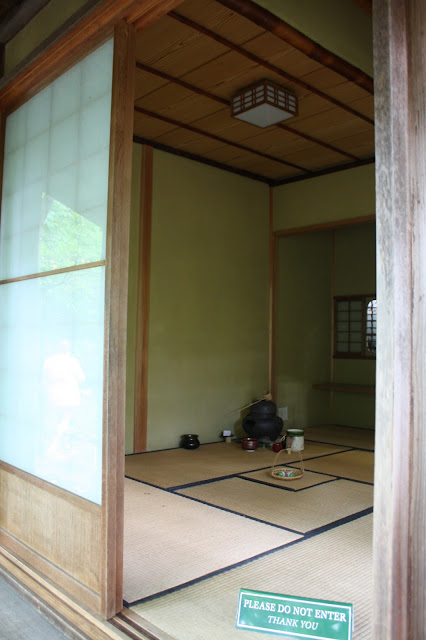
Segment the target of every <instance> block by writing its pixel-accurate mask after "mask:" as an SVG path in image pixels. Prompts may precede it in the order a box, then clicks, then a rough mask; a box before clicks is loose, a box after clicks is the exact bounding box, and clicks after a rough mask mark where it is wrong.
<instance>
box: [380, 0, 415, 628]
mask: <svg viewBox="0 0 426 640" xmlns="http://www.w3.org/2000/svg"><path fill="white" fill-rule="evenodd" d="M425 24H426V4H425V2H424V0H410V2H401V1H400V0H376V1H375V5H374V39H375V47H374V49H375V87H376V97H375V103H376V190H377V257H378V270H377V301H378V340H377V387H376V388H377V403H376V469H375V498H374V599H373V606H374V629H373V631H372V633H371V637H372V638H375V639H376V640H382V639H383V640H384V639H386V640H414V638H424V633H425V629H426V603H425V597H424V588H425V587H424V585H425V579H426V546H425V543H424V535H425V528H426V442H425V422H426V396H425V393H424V389H425V383H426V370H425V369H426V364H425V363H426V359H425V347H426V344H425V338H426V70H425V64H424V61H425V58H426V51H425V35H424V25H425Z"/></svg>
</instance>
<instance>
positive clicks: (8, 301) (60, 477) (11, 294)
mask: <svg viewBox="0 0 426 640" xmlns="http://www.w3.org/2000/svg"><path fill="white" fill-rule="evenodd" d="M104 288H105V273H104V267H97V268H92V269H84V270H82V271H72V272H69V273H64V274H56V275H51V276H46V277H44V278H36V279H31V280H24V281H21V282H14V283H10V284H6V285H3V286H1V287H0V309H1V310H2V312H1V318H0V354H1V357H0V458H1V459H2V460H4V461H5V462H8V463H10V464H12V465H14V466H17V467H19V468H20V469H23V470H24V471H27V472H29V473H32V474H34V475H37V476H38V477H40V478H42V479H44V480H47V481H49V482H52V483H54V484H56V485H58V486H60V487H62V488H64V489H68V490H69V491H72V492H73V493H76V494H78V495H81V496H83V497H85V498H87V499H89V500H92V501H93V502H97V503H100V502H101V487H102V461H101V452H102V389H103V338H104Z"/></svg>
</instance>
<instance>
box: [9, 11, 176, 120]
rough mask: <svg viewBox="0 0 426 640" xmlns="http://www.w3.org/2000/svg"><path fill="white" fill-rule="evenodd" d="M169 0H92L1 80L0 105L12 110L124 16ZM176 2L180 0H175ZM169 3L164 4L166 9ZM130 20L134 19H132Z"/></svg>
mask: <svg viewBox="0 0 426 640" xmlns="http://www.w3.org/2000/svg"><path fill="white" fill-rule="evenodd" d="M166 2H167V0H157V2H156V1H155V0H144V1H143V2H141V0H89V1H88V2H87V3H86V4H85V5H84V6H83V7H82V8H81V9H80V10H79V11H77V12H76V13H75V14H74V15H73V16H71V18H70V19H69V20H67V21H66V22H65V23H64V24H63V25H62V26H61V27H60V28H59V29H57V30H56V31H55V32H54V33H53V34H52V35H51V36H49V37H48V38H47V39H46V40H45V41H44V42H43V43H41V44H40V45H39V46H38V47H37V48H36V49H35V50H34V51H33V53H32V54H31V55H30V56H28V57H27V58H26V59H25V60H23V61H22V63H21V64H20V65H18V66H17V67H16V68H15V69H14V70H13V71H12V72H11V73H10V74H7V76H5V77H4V78H2V80H1V82H0V108H2V109H4V110H6V111H7V112H8V111H10V110H11V109H12V108H15V107H16V106H17V105H19V104H20V102H22V101H23V99H24V97H25V100H27V99H28V98H29V97H31V96H32V95H34V94H35V93H37V91H39V90H40V89H41V88H43V87H44V86H46V85H47V84H48V83H49V82H51V81H52V80H53V79H54V78H56V77H58V76H59V75H60V74H61V73H63V72H64V71H65V70H66V69H68V68H69V67H70V66H71V65H73V64H75V63H76V62H78V60H79V59H81V58H82V57H84V56H85V55H87V53H88V51H89V50H90V49H91V48H92V49H93V48H95V47H96V46H98V45H99V44H101V43H102V42H104V41H105V40H106V38H108V37H109V35H110V34H111V33H112V30H113V28H114V25H115V24H116V23H117V22H119V21H120V20H121V19H123V18H128V17H129V16H132V15H133V14H135V19H136V17H139V19H140V20H141V21H143V17H141V14H142V13H149V12H150V11H151V13H152V11H153V6H154V7H155V5H157V4H158V8H156V12H157V13H158V14H159V15H162V13H163V12H162V11H161V7H162V5H163V4H165V3H166ZM176 4H177V2H176ZM169 6H170V3H168V5H167V6H166V7H165V9H167V8H168V7H169ZM129 21H130V22H131V19H130V18H129Z"/></svg>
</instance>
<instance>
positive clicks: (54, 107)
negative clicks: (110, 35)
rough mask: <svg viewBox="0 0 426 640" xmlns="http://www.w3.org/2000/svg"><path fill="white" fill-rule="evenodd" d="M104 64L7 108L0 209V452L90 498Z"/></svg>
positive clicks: (107, 99) (96, 397)
mask: <svg viewBox="0 0 426 640" xmlns="http://www.w3.org/2000/svg"><path fill="white" fill-rule="evenodd" d="M112 63H113V41H112V40H111V41H109V42H107V43H106V44H104V45H102V46H101V47H99V49H97V50H96V51H94V52H93V53H92V54H90V55H89V56H88V57H87V58H85V59H84V60H82V61H81V62H79V63H78V64H77V65H75V66H74V67H73V68H72V69H70V70H69V71H67V72H66V73H65V74H63V75H62V76H61V77H60V78H58V79H57V80H55V81H54V82H53V83H52V84H51V85H49V86H48V87H46V88H45V89H43V91H41V92H40V93H39V94H37V95H36V96H34V97H33V98H32V99H31V100H29V101H28V102H27V103H25V104H24V105H22V106H21V107H20V108H19V109H17V110H16V111H15V112H14V113H12V114H11V115H10V116H9V117H8V118H7V120H6V136H5V157H4V173H3V191H2V203H1V204H2V210H1V218H0V222H1V224H0V281H1V280H3V281H7V280H11V279H14V278H17V279H18V280H17V281H14V282H3V284H0V459H1V460H4V461H5V462H7V463H9V464H11V465H13V466H15V467H18V468H20V469H23V470H24V471H27V472H28V473H31V474H34V475H36V476H38V477H40V478H42V479H43V480H47V481H48V482H51V483H53V484H55V485H57V486H59V487H62V488H63V489H66V490H68V491H71V492H73V493H75V494H77V495H80V496H82V497H84V498H86V499H88V500H91V501H93V502H96V503H98V504H100V503H101V501H102V424H103V415H102V410H103V361H104V306H105V305H104V292H105V268H104V266H102V265H100V266H99V265H96V264H95V265H93V264H91V263H98V262H99V261H102V260H104V259H105V245H106V240H105V236H106V228H107V199H108V173H109V144H110V121H111V89H112ZM90 264H91V266H90ZM86 265H89V266H88V267H87V266H86ZM75 266H84V268H83V269H79V270H76V269H73V267H75ZM68 268H71V269H72V270H71V271H70V270H68ZM59 269H61V270H63V269H66V271H65V272H64V273H55V272H56V271H57V270H59ZM46 272H49V274H48V275H47V274H46V275H43V274H45V273H46ZM33 275H35V276H36V277H32V278H26V276H33Z"/></svg>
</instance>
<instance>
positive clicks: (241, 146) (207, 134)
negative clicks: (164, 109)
mask: <svg viewBox="0 0 426 640" xmlns="http://www.w3.org/2000/svg"><path fill="white" fill-rule="evenodd" d="M135 111H137V112H138V113H141V114H142V115H144V116H148V117H150V118H156V119H157V120H161V121H162V122H167V123H168V124H171V125H173V126H175V127H177V128H181V129H186V130H187V131H192V132H193V133H198V134H199V135H200V136H205V137H206V138H210V139H211V140H217V141H218V142H221V143H222V144H224V145H227V146H230V147H235V148H236V149H241V150H243V151H248V152H249V153H253V154H254V155H255V156H259V157H260V158H266V159H267V160H273V161H274V162H278V163H279V164H283V165H285V166H286V167H292V168H293V169H297V170H298V171H303V172H305V173H308V174H311V173H312V172H311V171H310V170H309V169H306V168H305V167H301V166H300V165H298V164H294V163H293V162H287V161H286V160H282V159H281V158H278V157H277V156H271V155H270V154H269V153H263V151H257V149H251V148H250V147H247V146H246V145H244V144H240V143H239V142H234V141H233V140H228V139H227V138H222V137H221V136H217V135H216V134H214V133H210V132H209V131H204V130H203V129H198V128H197V127H193V126H192V125H190V124H185V123H184V122H179V121H178V120H173V119H172V118H167V117H166V116H162V115H161V114H159V113H154V112H153V111H148V109H144V108H143V107H138V106H135Z"/></svg>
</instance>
